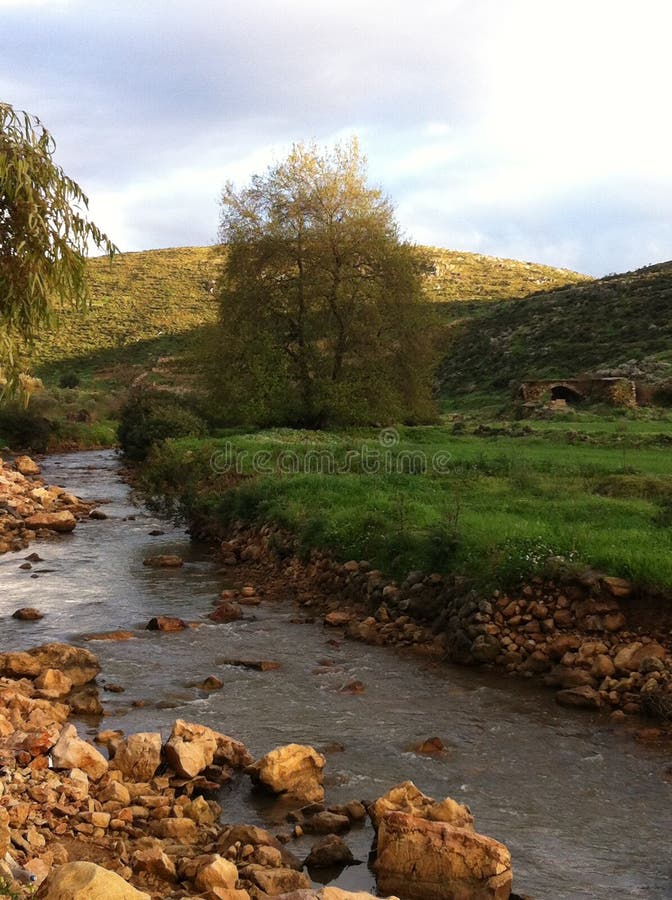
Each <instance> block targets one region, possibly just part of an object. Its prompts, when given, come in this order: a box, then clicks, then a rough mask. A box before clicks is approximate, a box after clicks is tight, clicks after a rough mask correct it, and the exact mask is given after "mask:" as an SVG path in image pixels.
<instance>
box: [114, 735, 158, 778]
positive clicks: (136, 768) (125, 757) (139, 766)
mask: <svg viewBox="0 0 672 900" xmlns="http://www.w3.org/2000/svg"><path fill="white" fill-rule="evenodd" d="M160 765H161V735H160V734H159V732H158V731H156V732H152V731H141V732H138V733H137V734H129V736H128V737H127V738H124V740H122V741H120V742H119V744H118V746H117V749H116V752H115V754H114V759H113V760H112V764H111V767H112V768H113V769H118V770H119V771H120V772H121V774H122V775H123V776H124V779H125V780H126V781H151V780H152V778H153V777H154V775H155V774H156V770H157V769H158V768H159V766H160Z"/></svg>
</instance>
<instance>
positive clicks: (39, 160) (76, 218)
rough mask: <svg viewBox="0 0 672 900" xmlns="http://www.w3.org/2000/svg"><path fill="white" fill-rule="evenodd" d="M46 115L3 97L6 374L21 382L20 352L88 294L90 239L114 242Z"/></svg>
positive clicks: (1, 281) (1, 302) (2, 358)
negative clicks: (61, 158)
mask: <svg viewBox="0 0 672 900" xmlns="http://www.w3.org/2000/svg"><path fill="white" fill-rule="evenodd" d="M54 149H55V144H54V139H53V138H52V136H51V134H50V133H49V132H48V131H47V129H46V128H45V127H44V125H43V124H42V123H41V122H40V120H39V119H38V118H36V117H34V116H31V115H29V114H28V113H25V112H20V111H18V110H15V109H14V108H13V107H12V106H10V105H9V104H7V103H1V102H0V367H2V368H1V369H0V376H1V377H2V380H3V382H4V383H5V384H7V383H9V385H10V386H12V385H14V386H16V384H18V376H19V369H20V363H19V359H18V352H19V350H20V348H21V347H23V346H25V345H29V344H30V343H31V341H32V340H33V339H34V338H35V336H36V335H37V333H38V332H39V331H40V330H41V329H43V328H45V327H49V326H50V325H51V324H52V323H53V320H54V313H55V312H56V311H57V309H58V307H59V305H61V304H64V303H72V304H81V303H83V302H84V301H85V297H86V291H85V280H84V274H85V257H86V255H87V252H88V249H89V246H90V245H93V246H95V247H97V248H99V249H102V250H103V251H105V252H107V253H109V254H110V255H112V254H113V253H114V252H115V251H116V247H115V246H114V245H113V244H112V243H111V241H110V240H109V238H108V237H107V235H105V234H103V232H102V231H100V229H99V228H97V227H96V225H94V223H93V222H90V221H89V220H88V219H87V217H86V211H87V209H88V198H87V197H86V195H85V194H84V193H83V191H82V189H81V188H80V187H79V185H78V184H77V183H76V182H75V181H73V180H72V179H71V178H69V177H68V176H67V175H66V174H65V173H64V172H63V170H62V169H61V168H60V166H58V165H57V164H56V163H55V162H54V159H53V154H54Z"/></svg>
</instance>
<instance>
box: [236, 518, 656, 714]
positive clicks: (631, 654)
mask: <svg viewBox="0 0 672 900" xmlns="http://www.w3.org/2000/svg"><path fill="white" fill-rule="evenodd" d="M283 542H284V543H285V544H286V545H287V546H286V548H285V551H284V552H283V553H281V554H279V553H278V550H277V548H278V545H279V544H282V543H283ZM222 557H223V558H224V560H225V561H228V564H233V562H234V561H235V562H237V563H241V562H250V563H253V564H256V565H257V566H264V565H265V566H266V567H269V566H273V567H275V569H276V573H277V574H276V578H277V579H278V581H279V583H280V584H281V585H282V590H283V591H284V592H285V594H286V593H287V590H288V586H291V587H293V594H294V596H295V598H296V599H297V600H298V602H299V603H300V604H301V605H302V606H303V607H304V608H306V609H310V610H311V611H319V612H320V613H321V614H322V615H323V617H324V623H325V625H326V626H330V627H334V628H340V629H342V630H343V632H344V633H345V634H347V636H348V637H351V638H354V639H356V640H362V641H365V642H367V643H370V644H378V645H393V646H400V647H412V648H413V649H414V650H416V651H417V652H421V653H424V654H428V655H434V656H438V657H446V658H447V659H449V660H450V661H452V662H458V663H461V664H465V665H489V666H493V667H496V668H500V669H502V670H504V671H506V672H508V673H512V674H519V675H522V676H525V677H528V678H530V677H536V678H538V679H540V680H543V682H544V683H545V684H546V685H548V686H549V687H552V688H553V689H555V691H556V696H557V700H558V702H559V703H561V704H564V705H567V706H579V707H587V708H592V709H597V708H601V709H604V710H606V711H609V712H612V713H613V714H614V717H615V718H622V717H623V716H624V715H632V714H639V713H646V714H649V715H652V716H654V717H656V718H658V719H663V720H665V719H669V720H672V629H670V627H669V624H670V622H672V619H670V622H668V625H667V626H666V625H665V622H664V621H663V620H662V619H657V618H656V616H651V617H649V618H650V620H651V621H653V622H654V623H655V622H658V624H657V625H656V624H654V625H651V624H648V625H647V626H645V627H642V626H641V625H637V626H635V625H634V624H630V622H631V620H633V622H634V621H635V620H636V612H637V609H638V608H639V607H640V606H641V601H640V600H639V599H635V598H634V596H633V594H634V590H633V586H632V585H631V584H630V583H629V582H627V581H625V580H624V579H621V578H614V577H608V576H606V575H603V574H600V573H598V572H594V571H592V570H588V571H586V572H583V573H580V574H578V575H577V574H575V573H565V574H564V575H562V576H560V577H558V578H557V579H555V580H553V579H542V578H533V579H531V580H530V581H529V583H526V584H523V585H521V586H520V588H519V589H518V590H517V591H515V592H512V593H503V592H500V591H494V592H493V593H492V594H491V595H489V596H483V595H482V594H480V593H479V592H477V591H475V590H473V589H470V587H469V585H468V583H467V582H465V581H464V580H462V579H460V578H455V577H452V578H451V577H444V576H442V575H440V574H436V573H434V574H426V573H423V572H411V573H410V574H409V575H408V577H407V578H406V579H405V580H404V581H403V582H402V583H401V584H398V583H397V582H395V581H392V580H390V579H388V578H386V577H385V576H384V575H383V573H382V572H380V571H377V570H375V569H373V568H372V566H371V565H370V564H369V563H368V562H365V561H364V562H358V561H354V560H352V561H350V562H346V563H338V562H335V561H334V560H333V559H332V558H330V557H329V556H328V555H326V554H322V553H313V554H312V557H311V559H310V561H309V562H308V563H304V562H302V561H300V560H299V559H298V558H297V557H296V556H295V555H293V554H292V553H291V538H289V537H288V536H286V535H282V534H280V533H278V532H277V530H276V529H273V528H270V527H267V528H263V529H261V530H260V531H259V532H257V533H252V532H244V531H243V532H241V533H240V535H238V536H233V537H232V538H231V539H230V540H228V541H226V542H224V544H223V546H222ZM668 619H669V617H668Z"/></svg>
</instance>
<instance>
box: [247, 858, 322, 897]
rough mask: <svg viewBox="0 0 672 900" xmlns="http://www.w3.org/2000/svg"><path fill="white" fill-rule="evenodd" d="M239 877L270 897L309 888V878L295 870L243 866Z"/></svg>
mask: <svg viewBox="0 0 672 900" xmlns="http://www.w3.org/2000/svg"><path fill="white" fill-rule="evenodd" d="M240 877H241V878H242V879H244V880H245V881H250V882H251V883H252V884H253V885H255V886H256V887H258V888H260V889H261V890H262V891H264V893H266V894H268V895H269V896H271V897H274V896H276V895H277V894H285V893H288V892H289V891H297V890H301V889H303V888H310V878H309V877H308V876H307V875H305V874H304V873H303V872H298V871H297V870H296V869H285V868H282V867H279V868H275V869H265V868H264V867H263V866H258V865H252V866H245V868H244V869H243V870H242V871H241V873H240Z"/></svg>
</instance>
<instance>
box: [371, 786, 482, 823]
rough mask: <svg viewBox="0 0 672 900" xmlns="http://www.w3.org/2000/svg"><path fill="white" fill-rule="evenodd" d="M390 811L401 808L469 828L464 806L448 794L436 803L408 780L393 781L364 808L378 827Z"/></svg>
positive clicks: (472, 818) (471, 818)
mask: <svg viewBox="0 0 672 900" xmlns="http://www.w3.org/2000/svg"><path fill="white" fill-rule="evenodd" d="M391 812H403V813H408V814H410V815H413V816H417V817H420V818H424V819H428V820H430V821H433V822H447V823H449V824H451V825H453V826H454V827H456V828H467V829H472V830H473V827H474V817H473V816H472V815H471V812H470V811H469V808H468V807H467V806H462V805H461V804H460V803H457V802H456V801H455V800H452V799H451V798H450V797H446V798H445V800H442V801H441V802H440V803H437V802H436V800H433V799H432V798H431V797H428V796H427V795H426V794H423V793H422V791H420V790H418V788H417V787H416V786H415V785H414V784H413V782H412V781H402V782H401V784H397V785H395V787H393V788H391V789H390V790H389V791H388V792H387V793H386V794H384V795H383V796H382V797H379V798H378V800H376V801H375V803H372V804H371V805H370V806H369V808H368V813H369V818H370V819H371V824H372V825H373V827H374V828H375V829H378V827H379V825H380V823H381V821H382V820H383V818H384V817H385V816H386V815H388V814H389V813H391Z"/></svg>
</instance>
